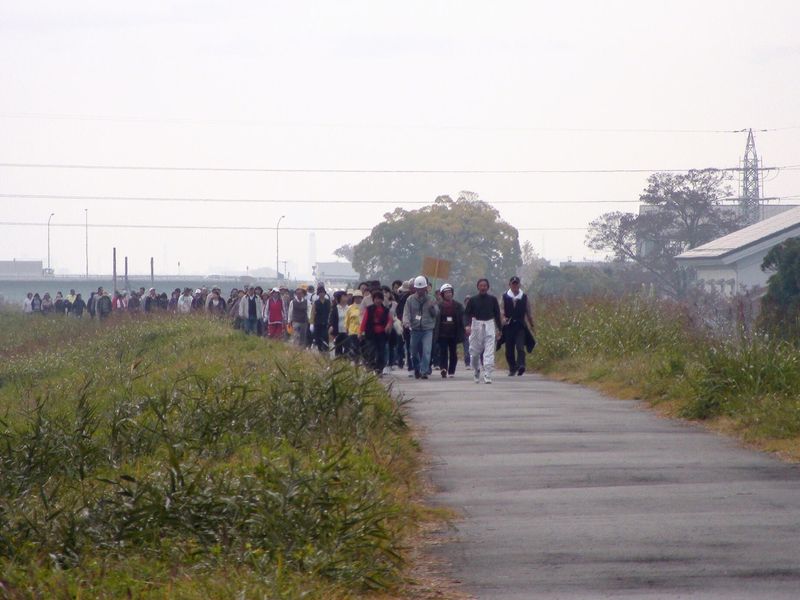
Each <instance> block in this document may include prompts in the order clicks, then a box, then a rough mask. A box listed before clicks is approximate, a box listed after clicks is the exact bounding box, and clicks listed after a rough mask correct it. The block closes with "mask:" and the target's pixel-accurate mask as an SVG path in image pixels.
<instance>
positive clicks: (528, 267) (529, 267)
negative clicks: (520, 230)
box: [517, 240, 550, 289]
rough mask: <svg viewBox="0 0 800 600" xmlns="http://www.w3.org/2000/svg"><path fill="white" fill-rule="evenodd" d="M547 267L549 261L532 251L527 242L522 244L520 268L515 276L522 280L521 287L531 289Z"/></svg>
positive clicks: (531, 245) (530, 245)
mask: <svg viewBox="0 0 800 600" xmlns="http://www.w3.org/2000/svg"><path fill="white" fill-rule="evenodd" d="M549 266H550V261H548V260H547V259H546V258H542V257H541V256H539V255H538V254H537V253H536V251H535V250H534V249H533V244H531V243H530V242H529V241H527V240H526V241H525V243H523V244H522V266H521V267H520V269H519V272H518V273H517V274H518V275H519V276H520V279H522V285H523V286H524V287H525V288H526V289H531V287H532V285H533V282H534V281H536V278H537V277H538V275H539V273H541V272H542V270H543V269H545V268H547V267H549Z"/></svg>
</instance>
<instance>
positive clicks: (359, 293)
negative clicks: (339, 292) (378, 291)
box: [353, 290, 364, 298]
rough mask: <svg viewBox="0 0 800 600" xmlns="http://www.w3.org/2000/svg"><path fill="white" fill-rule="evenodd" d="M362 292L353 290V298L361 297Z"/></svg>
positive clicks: (362, 295)
mask: <svg viewBox="0 0 800 600" xmlns="http://www.w3.org/2000/svg"><path fill="white" fill-rule="evenodd" d="M363 297H364V293H363V292H362V291H361V290H353V298H363Z"/></svg>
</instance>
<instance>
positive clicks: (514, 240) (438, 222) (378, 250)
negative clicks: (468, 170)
mask: <svg viewBox="0 0 800 600" xmlns="http://www.w3.org/2000/svg"><path fill="white" fill-rule="evenodd" d="M425 256H433V257H436V258H442V259H445V260H449V261H451V262H452V270H451V272H450V277H449V278H448V279H449V280H450V283H452V284H453V285H454V286H456V287H457V288H458V290H459V293H464V292H466V290H472V289H473V288H474V286H475V282H476V281H477V280H478V279H479V278H481V277H488V278H489V279H490V280H491V281H492V282H493V284H501V282H502V283H503V284H504V283H505V281H506V280H507V279H508V278H509V277H510V276H511V275H514V274H515V273H516V272H517V269H518V268H519V266H520V264H521V256H520V246H519V234H518V232H517V230H516V229H515V228H514V227H512V226H511V225H509V224H508V223H506V222H505V221H503V220H502V219H501V218H500V213H499V212H498V211H497V210H495V209H494V208H492V207H491V206H489V205H488V204H486V203H485V202H481V201H473V200H469V199H467V198H465V197H460V198H459V199H458V200H453V199H452V198H450V197H449V196H439V197H438V198H436V200H435V201H434V203H433V204H431V205H429V206H425V207H424V208H421V209H419V210H411V211H408V210H404V209H402V208H398V209H395V211H394V212H391V213H387V214H385V215H384V221H383V222H382V223H380V224H378V225H376V226H375V227H374V228H373V229H372V232H371V233H370V235H369V236H368V237H367V238H365V239H364V240H362V241H361V242H359V243H358V244H356V246H355V247H354V249H353V267H354V268H355V270H356V271H358V272H359V273H361V275H362V276H363V277H366V278H368V279H380V280H384V281H388V280H391V279H395V278H401V279H407V278H410V277H413V276H415V275H418V274H419V272H420V268H421V267H422V260H423V258H424V257H425ZM439 283H442V282H439Z"/></svg>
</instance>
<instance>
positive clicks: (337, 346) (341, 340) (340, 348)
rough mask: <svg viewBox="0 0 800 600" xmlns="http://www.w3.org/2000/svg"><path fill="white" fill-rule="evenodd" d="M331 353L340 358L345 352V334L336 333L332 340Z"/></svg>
mask: <svg viewBox="0 0 800 600" xmlns="http://www.w3.org/2000/svg"><path fill="white" fill-rule="evenodd" d="M333 352H334V354H335V355H336V356H342V355H343V354H345V353H346V352H347V334H346V333H337V334H336V337H335V338H334V340H333Z"/></svg>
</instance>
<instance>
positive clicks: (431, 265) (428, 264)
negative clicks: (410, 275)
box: [422, 256, 451, 280]
mask: <svg viewBox="0 0 800 600" xmlns="http://www.w3.org/2000/svg"><path fill="white" fill-rule="evenodd" d="M450 265H451V263H450V261H449V260H444V259H443V258H434V257H432V256H426V257H425V259H424V260H423V261H422V274H423V275H425V277H427V278H428V279H434V280H435V279H447V278H448V277H450Z"/></svg>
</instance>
